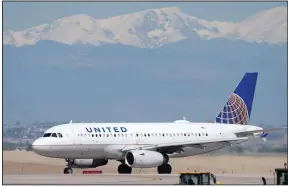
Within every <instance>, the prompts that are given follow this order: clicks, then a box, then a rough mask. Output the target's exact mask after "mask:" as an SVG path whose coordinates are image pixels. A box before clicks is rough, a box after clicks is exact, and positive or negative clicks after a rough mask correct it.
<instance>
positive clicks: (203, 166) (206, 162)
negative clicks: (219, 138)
mask: <svg viewBox="0 0 288 187" xmlns="http://www.w3.org/2000/svg"><path fill="white" fill-rule="evenodd" d="M284 162H287V156H285V155H282V156H281V155H280V156H259V155H258V156H228V155H226V156H224V155H223V156H203V155H201V156H193V157H187V158H180V159H179V158H178V159H171V160H170V164H171V166H172V167H173V173H179V172H185V171H194V170H196V169H198V170H200V171H210V172H213V173H215V174H217V173H218V174H220V173H226V174H244V173H246V174H263V175H273V172H274V169H275V168H277V167H283V163H284ZM65 165H66V162H65V161H64V160H63V159H53V158H46V157H42V156H39V155H37V154H35V153H33V152H26V151H3V173H4V174H21V173H23V174H24V173H25V174H45V173H62V172H63V169H64V167H65ZM118 165H119V162H117V161H110V160H109V163H108V164H107V165H106V166H102V167H99V168H97V169H99V170H103V172H104V173H116V172H117V167H118ZM80 171H81V170H80V169H74V172H77V173H78V172H80ZM139 172H141V173H156V168H152V169H133V173H139Z"/></svg>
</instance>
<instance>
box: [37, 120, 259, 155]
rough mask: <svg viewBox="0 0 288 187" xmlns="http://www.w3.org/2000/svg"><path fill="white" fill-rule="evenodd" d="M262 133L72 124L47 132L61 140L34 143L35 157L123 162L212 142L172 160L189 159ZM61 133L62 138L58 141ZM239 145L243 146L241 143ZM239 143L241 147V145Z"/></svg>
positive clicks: (236, 128)
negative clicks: (241, 135)
mask: <svg viewBox="0 0 288 187" xmlns="http://www.w3.org/2000/svg"><path fill="white" fill-rule="evenodd" d="M256 129H262V128H260V127H256V126H250V125H234V124H217V123H190V122H189V123H71V124H63V125H58V126H55V127H52V128H50V129H48V130H47V131H46V132H45V134H47V133H56V134H57V133H58V137H51V136H50V137H41V138H39V139H37V140H36V141H35V142H34V143H33V149H34V151H35V152H36V153H38V154H40V155H43V156H46V157H55V158H71V159H73V158H75V159H76V158H78V159H85V158H87V159H88V158H105V159H115V160H120V159H123V157H124V154H123V151H122V149H124V148H133V147H135V148H136V147H137V146H139V145H142V146H144V145H145V146H146V145H147V146H149V145H157V144H163V143H175V144H179V145H181V144H183V143H185V142H188V141H190V142H191V141H193V142H195V143H197V141H203V140H208V141H210V140H211V143H209V144H207V145H206V146H205V148H199V147H197V146H196V145H195V146H193V147H186V148H184V150H183V151H182V152H178V153H177V152H176V153H173V154H168V155H169V157H186V156H192V155H197V154H203V153H207V152H211V151H214V150H217V149H220V148H223V147H226V146H229V145H230V144H229V142H227V144H224V143H215V142H213V140H221V139H225V138H235V137H236V135H235V134H234V133H236V132H243V131H248V130H256ZM59 133H60V134H61V136H62V137H59ZM240 142H243V140H241V141H240ZM240 142H239V143H240Z"/></svg>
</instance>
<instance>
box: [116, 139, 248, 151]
mask: <svg viewBox="0 0 288 187" xmlns="http://www.w3.org/2000/svg"><path fill="white" fill-rule="evenodd" d="M245 140H248V137H242V138H226V139H221V140H219V139H216V140H213V139H210V140H208V141H207V140H202V141H201V140H200V141H199V140H198V141H187V142H175V143H163V144H152V145H133V146H127V147H124V148H123V149H122V151H123V152H126V151H131V150H136V149H141V150H157V149H163V148H164V149H170V150H175V151H176V150H179V149H182V148H184V147H197V148H202V147H205V145H206V144H209V143H223V145H224V144H229V145H230V144H231V143H233V142H234V143H239V142H243V141H245Z"/></svg>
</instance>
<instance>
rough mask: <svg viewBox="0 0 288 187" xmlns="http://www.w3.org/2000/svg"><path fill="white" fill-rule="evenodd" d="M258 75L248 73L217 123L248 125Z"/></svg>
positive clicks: (230, 98)
mask: <svg viewBox="0 0 288 187" xmlns="http://www.w3.org/2000/svg"><path fill="white" fill-rule="evenodd" d="M257 77H258V73H257V72H255V73H246V74H245V75H244V77H243V78H242V80H241V81H240V83H239V84H238V86H237V87H236V89H235V91H234V92H233V93H232V94H231V95H230V97H229V99H228V101H227V102H226V103H225V105H224V106H223V108H222V109H221V111H220V113H219V114H218V116H217V117H216V123H226V124H241V125H247V124H248V122H249V120H250V116H251V111H252V105H253V99H254V93H255V88H256V82H257Z"/></svg>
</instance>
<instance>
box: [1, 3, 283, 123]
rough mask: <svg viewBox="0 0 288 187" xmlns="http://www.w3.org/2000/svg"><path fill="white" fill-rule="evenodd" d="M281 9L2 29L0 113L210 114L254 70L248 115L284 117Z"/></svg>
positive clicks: (10, 117)
mask: <svg viewBox="0 0 288 187" xmlns="http://www.w3.org/2000/svg"><path fill="white" fill-rule="evenodd" d="M286 13H287V8H284V7H277V8H273V9H269V10H265V11H262V12H259V13H257V14H255V15H253V16H251V17H248V18H247V19H245V20H243V21H241V22H239V23H230V22H221V21H212V22H210V21H205V20H203V19H199V18H196V17H193V16H190V15H187V14H185V13H183V12H181V11H180V10H179V9H178V8H175V7H170V8H162V9H151V10H145V11H142V12H137V13H132V14H127V15H122V16H117V17H112V18H107V19H100V20H99V19H94V18H92V17H90V16H88V15H84V14H82V15H75V16H70V17H65V18H62V19H59V20H55V21H54V22H52V23H51V24H43V25H41V26H36V27H34V28H30V29H27V30H24V31H5V32H4V38H3V42H4V45H3V121H4V123H15V122H16V121H20V122H21V123H31V122H34V121H35V120H38V121H51V120H52V121H70V120H71V119H72V120H73V121H86V122H89V121H90V122H91V121H95V122H99V121H102V122H107V121H108V122H113V121H117V122H119V121H120V122H121V121H174V120H176V119H179V118H181V117H182V116H186V117H187V119H188V120H189V121H213V120H214V119H215V117H216V115H217V114H218V112H219V111H220V108H221V107H222V106H223V104H224V102H226V101H227V97H228V96H229V94H230V93H231V92H232V90H233V89H234V88H235V87H236V85H237V84H238V82H239V81H240V79H241V78H242V77H243V75H244V73H246V72H253V71H257V72H259V78H258V83H257V87H256V93H255V99H254V105H253V109H252V115H251V116H252V117H251V123H252V124H272V125H275V126H277V125H282V124H286V122H287V36H286V33H287V31H286V29H287V16H286Z"/></svg>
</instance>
